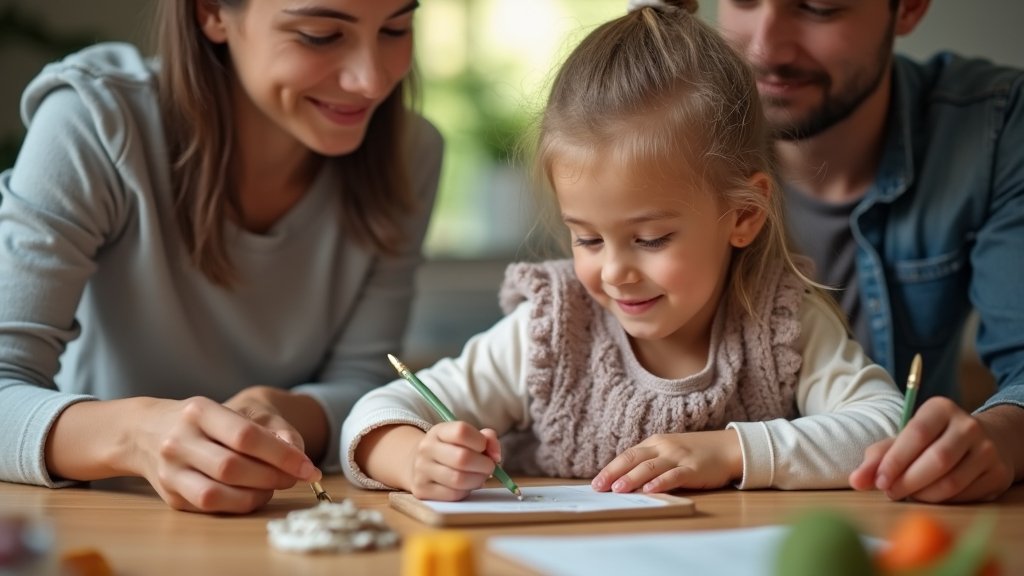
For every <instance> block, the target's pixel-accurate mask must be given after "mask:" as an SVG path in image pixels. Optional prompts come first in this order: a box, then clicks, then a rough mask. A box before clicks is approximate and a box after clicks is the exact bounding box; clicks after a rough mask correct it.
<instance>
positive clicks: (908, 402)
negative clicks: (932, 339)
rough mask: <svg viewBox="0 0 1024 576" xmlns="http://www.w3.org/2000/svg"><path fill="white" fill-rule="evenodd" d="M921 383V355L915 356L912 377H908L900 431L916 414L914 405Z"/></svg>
mask: <svg viewBox="0 0 1024 576" xmlns="http://www.w3.org/2000/svg"><path fill="white" fill-rule="evenodd" d="M920 383H921V355H920V354H914V360H913V361H912V362H911V363H910V375H909V376H907V393H906V395H905V396H903V417H902V418H900V430H903V428H904V427H905V426H906V425H907V422H908V421H910V416H911V414H913V413H914V404H916V403H917V387H918V385H919V384H920Z"/></svg>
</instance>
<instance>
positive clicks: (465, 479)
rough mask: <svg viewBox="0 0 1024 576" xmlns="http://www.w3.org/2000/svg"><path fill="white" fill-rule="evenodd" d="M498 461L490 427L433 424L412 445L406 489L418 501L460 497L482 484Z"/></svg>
mask: <svg viewBox="0 0 1024 576" xmlns="http://www.w3.org/2000/svg"><path fill="white" fill-rule="evenodd" d="M500 461H501V444H500V443H499V442H498V434H497V433H496V432H495V431H494V430H491V429H489V428H484V429H483V430H477V429H476V428H474V427H472V426H470V425H469V424H466V423H465V422H445V423H442V424H437V425H435V426H433V427H432V428H431V429H430V430H428V431H427V433H426V434H425V435H424V436H423V439H422V440H420V442H419V445H418V446H417V447H416V453H415V457H414V458H413V466H412V481H411V486H410V492H412V494H413V496H416V497H417V498H419V499H421V500H449V501H455V500H462V499H463V498H465V497H466V496H468V495H469V493H470V492H472V491H473V490H475V489H477V488H479V487H481V486H483V485H484V482H486V481H487V479H488V478H489V477H490V476H491V474H492V473H493V472H494V466H495V462H500Z"/></svg>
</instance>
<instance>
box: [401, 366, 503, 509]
mask: <svg viewBox="0 0 1024 576" xmlns="http://www.w3.org/2000/svg"><path fill="white" fill-rule="evenodd" d="M388 360H391V365H392V366H394V367H395V370H397V371H398V373H399V374H400V375H401V376H402V378H405V380H406V381H407V382H409V384H412V387H413V388H415V389H416V391H417V392H419V393H420V395H421V396H423V398H425V399H426V400H427V402H428V403H429V404H430V406H431V407H432V408H433V409H434V411H435V412H437V415H438V416H440V417H441V419H442V420H444V421H445V422H455V415H454V414H452V411H451V410H449V409H448V407H447V406H445V405H444V403H443V402H441V400H440V398H438V397H437V396H434V393H433V392H431V391H430V388H427V385H426V384H424V383H423V382H422V381H421V380H420V379H419V378H417V377H416V375H415V374H413V373H412V372H411V371H410V370H409V369H408V368H406V367H405V364H402V362H401V361H400V360H399V359H398V358H395V357H394V356H393V355H391V354H388ZM494 477H495V478H497V479H498V480H499V481H501V483H502V484H503V485H504V486H505V488H508V490H509V492H511V493H513V494H515V495H516V498H518V499H520V500H522V499H523V492H522V491H521V490H519V486H516V483H515V482H513V481H512V477H511V476H509V475H508V473H507V472H505V471H504V470H502V468H501V466H498V465H497V464H495V465H494Z"/></svg>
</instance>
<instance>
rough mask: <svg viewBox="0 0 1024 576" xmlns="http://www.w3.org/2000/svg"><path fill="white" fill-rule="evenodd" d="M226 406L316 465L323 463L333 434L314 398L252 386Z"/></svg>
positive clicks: (226, 403)
mask: <svg viewBox="0 0 1024 576" xmlns="http://www.w3.org/2000/svg"><path fill="white" fill-rule="evenodd" d="M224 405H225V406H227V407H228V408H231V409H232V410H234V411H235V412H238V413H239V414H241V415H243V416H245V417H247V418H249V419H250V420H252V421H253V422H256V423H257V424H260V425H262V426H264V427H265V428H267V429H269V430H271V431H273V432H274V433H275V434H277V435H278V436H279V437H281V439H283V440H285V441H286V442H289V443H291V444H294V445H295V446H298V447H299V449H300V450H305V452H306V455H307V456H309V457H310V459H312V460H313V461H314V462H318V461H320V460H321V459H322V458H323V456H324V452H325V451H326V450H327V444H328V438H327V435H328V434H330V426H329V424H328V423H327V415H326V414H324V411H323V409H322V408H321V407H320V404H319V403H318V402H317V401H316V400H314V399H313V398H312V397H311V396H306V395H303V394H293V393H291V392H289V391H288V390H281V389H279V388H271V387H269V386H252V387H249V388H246V389H245V390H242V391H241V392H239V393H238V394H235V395H234V396H232V397H231V398H229V399H228V401H227V402H225V403H224Z"/></svg>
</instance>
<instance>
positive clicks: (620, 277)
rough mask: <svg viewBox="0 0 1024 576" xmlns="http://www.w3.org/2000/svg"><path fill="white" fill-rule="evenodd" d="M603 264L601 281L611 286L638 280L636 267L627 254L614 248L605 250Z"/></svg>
mask: <svg viewBox="0 0 1024 576" xmlns="http://www.w3.org/2000/svg"><path fill="white" fill-rule="evenodd" d="M605 254H606V255H605V260H604V262H603V263H602V265H601V281H602V282H604V283H605V284H607V285H609V286H622V285H623V284H630V283H632V282H635V281H636V269H635V268H634V267H633V265H632V262H630V260H629V258H628V256H627V255H625V254H622V253H620V252H616V251H613V250H607V249H606V251H605Z"/></svg>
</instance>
